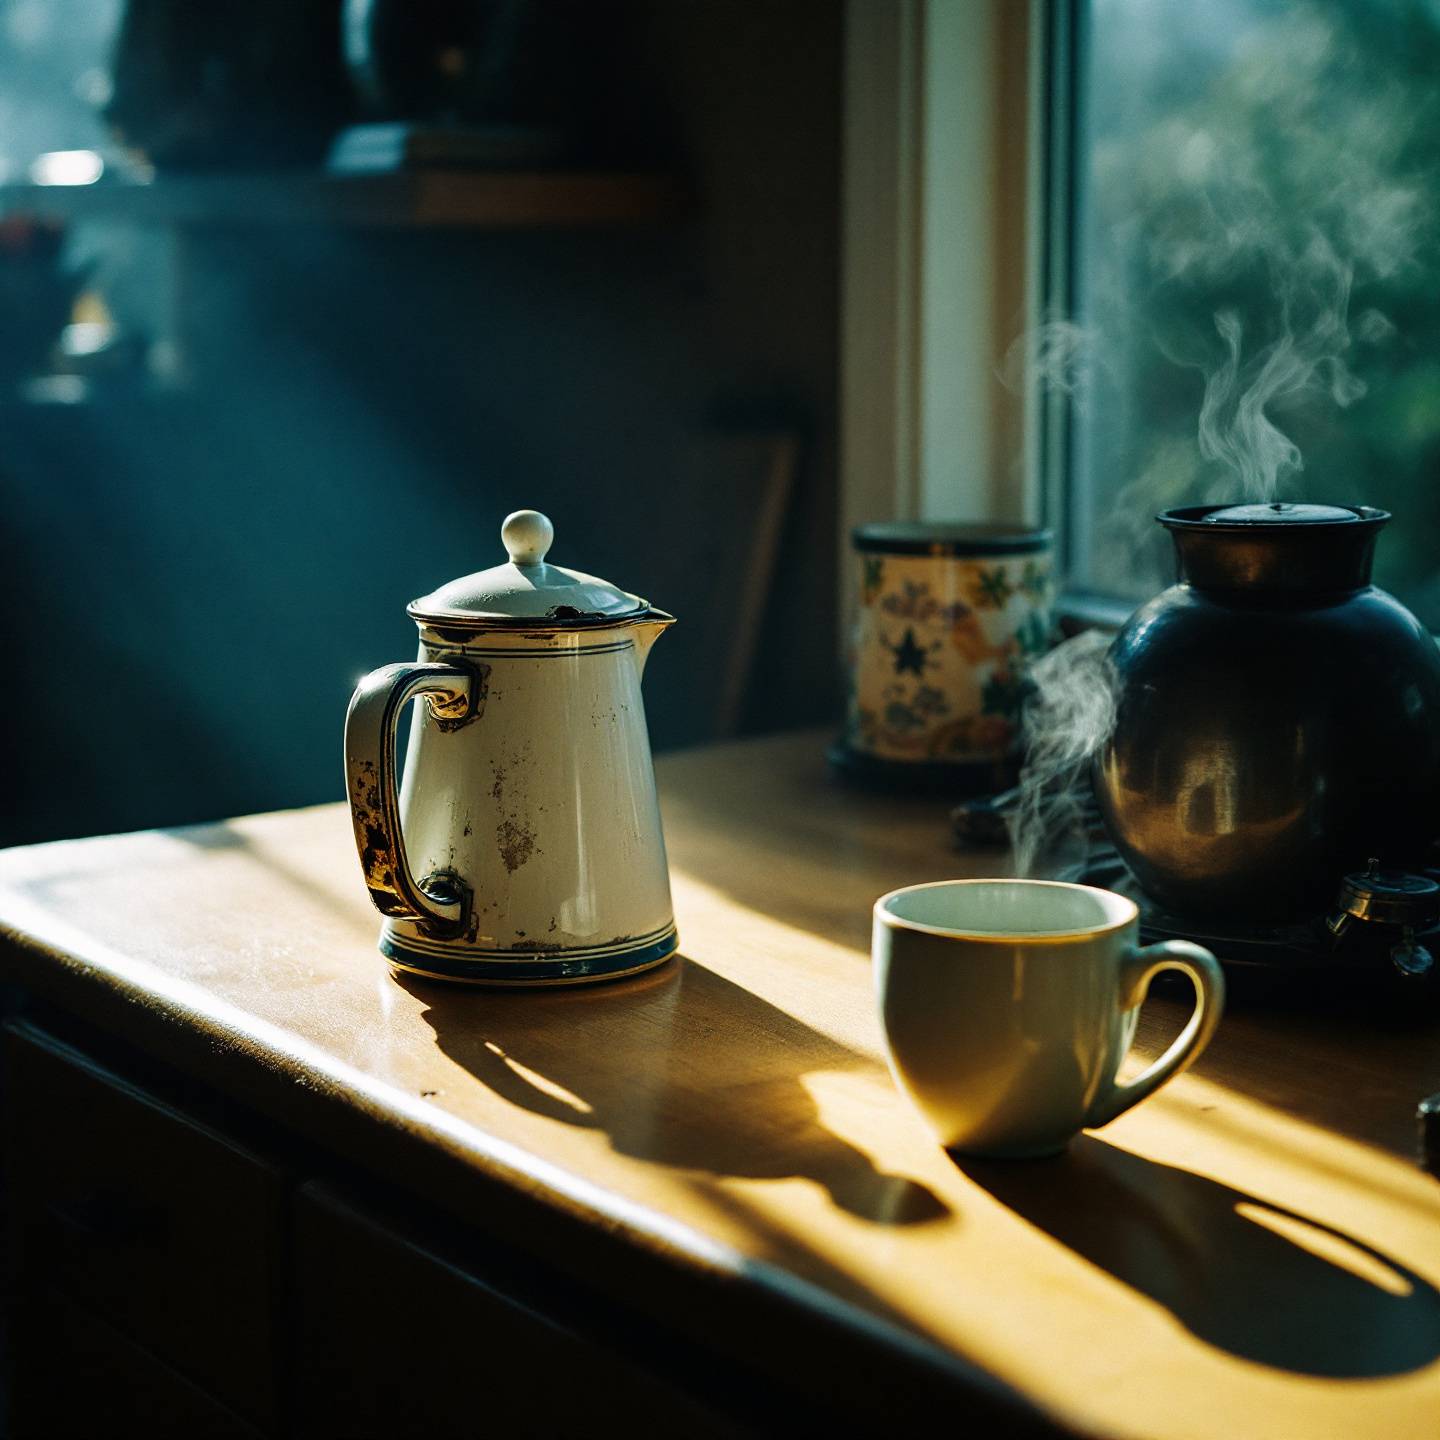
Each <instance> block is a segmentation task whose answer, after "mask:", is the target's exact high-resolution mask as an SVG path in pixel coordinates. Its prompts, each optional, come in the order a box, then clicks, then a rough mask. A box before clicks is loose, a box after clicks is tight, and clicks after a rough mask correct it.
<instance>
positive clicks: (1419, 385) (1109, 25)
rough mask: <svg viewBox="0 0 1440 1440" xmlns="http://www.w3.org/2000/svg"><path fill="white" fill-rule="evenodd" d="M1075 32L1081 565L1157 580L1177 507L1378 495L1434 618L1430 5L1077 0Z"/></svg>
mask: <svg viewBox="0 0 1440 1440" xmlns="http://www.w3.org/2000/svg"><path fill="white" fill-rule="evenodd" d="M1075 41H1076V46H1075V61H1076V72H1075V73H1076V97H1075V99H1076V111H1075V114H1076V132H1075V134H1076V146H1075V166H1076V173H1075V177H1074V178H1075V188H1074V196H1075V215H1074V234H1073V251H1072V264H1073V272H1072V274H1073V287H1074V290H1073V309H1074V318H1075V320H1076V322H1077V324H1078V326H1079V343H1080V347H1081V349H1082V351H1083V357H1084V359H1085V361H1086V364H1085V367H1084V371H1083V378H1082V383H1081V384H1080V386H1079V389H1078V391H1077V393H1076V396H1075V405H1074V411H1073V426H1072V432H1071V441H1072V443H1071V447H1070V460H1069V464H1070V486H1071V489H1070V498H1071V506H1070V516H1069V522H1070V537H1069V538H1070V542H1071V569H1072V574H1073V577H1074V580H1075V581H1076V583H1077V584H1078V585H1079V586H1080V587H1082V588H1088V589H1092V590H1097V591H1102V592H1108V593H1113V594H1119V595H1126V596H1142V595H1145V594H1148V593H1151V592H1153V591H1154V590H1155V589H1156V588H1157V587H1158V586H1159V585H1161V584H1163V583H1165V582H1167V581H1168V580H1169V578H1171V577H1170V558H1169V553H1168V547H1167V546H1166V544H1165V542H1164V537H1163V535H1162V534H1161V533H1160V532H1159V529H1158V527H1156V526H1155V525H1154V524H1153V521H1152V517H1153V515H1154V514H1155V512H1156V511H1158V510H1161V509H1164V508H1166V507H1168V506H1171V505H1179V504H1198V503H1203V502H1206V501H1212V500H1213V501H1219V500H1230V499H1232V498H1247V499H1250V498H1260V499H1270V498H1279V499H1292V500H1298V499H1304V500H1316V501H1334V502H1345V503H1351V504H1369V505H1379V506H1382V507H1384V508H1385V509H1387V510H1390V511H1392V512H1393V514H1394V516H1395V520H1394V522H1393V523H1392V524H1391V525H1390V526H1389V527H1388V529H1387V531H1386V533H1385V534H1384V535H1383V536H1382V538H1381V541H1380V548H1379V552H1378V557H1377V562H1378V563H1377V580H1378V581H1379V583H1381V584H1382V585H1385V586H1387V587H1388V588H1390V589H1392V590H1394V591H1395V592H1396V593H1398V594H1399V595H1401V596H1402V598H1404V599H1405V600H1406V602H1407V603H1408V604H1410V605H1411V606H1412V607H1413V608H1414V609H1416V611H1417V612H1418V613H1419V614H1420V615H1421V617H1422V618H1423V619H1424V620H1425V621H1426V622H1427V623H1428V624H1430V625H1431V626H1432V627H1436V628H1440V544H1437V540H1440V284H1437V283H1436V277H1437V273H1440V272H1437V268H1436V266H1437V260H1440V256H1437V255H1436V253H1435V236H1436V234H1437V229H1440V227H1437V223H1436V205H1435V201H1436V195H1437V185H1440V180H1437V176H1440V113H1437V106H1440V87H1437V86H1436V84H1435V77H1436V76H1437V75H1440V0H1365V3H1358V0H1351V3H1345V0H1203V3H1197V0H1087V3H1082V4H1081V5H1080V7H1079V16H1078V24H1077V27H1076V35H1075Z"/></svg>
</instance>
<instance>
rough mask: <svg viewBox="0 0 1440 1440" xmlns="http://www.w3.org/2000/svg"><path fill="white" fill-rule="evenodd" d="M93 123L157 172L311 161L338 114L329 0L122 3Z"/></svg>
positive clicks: (335, 18)
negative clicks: (102, 121)
mask: <svg viewBox="0 0 1440 1440" xmlns="http://www.w3.org/2000/svg"><path fill="white" fill-rule="evenodd" d="M110 91H111V93H110V97H109V100H108V103H107V104H106V105H105V106H104V114H105V118H106V119H107V120H108V121H109V123H110V125H111V126H112V128H113V129H114V131H115V134H116V137H117V138H118V139H119V140H120V141H121V142H122V143H123V144H124V145H126V146H127V147H129V148H131V149H134V150H136V151H138V152H139V153H140V154H141V155H142V156H143V157H144V158H145V159H146V160H148V161H149V162H151V163H152V164H154V165H156V166H158V167H161V168H170V167H173V168H177V169H185V168H208V167H236V168H243V167H246V166H266V165H277V164H281V165H285V164H296V165H305V164H312V163H314V162H315V161H317V160H319V159H320V157H321V156H322V155H323V154H324V152H325V147H326V144H327V143H328V141H329V139H330V137H331V136H332V135H333V134H334V133H335V131H336V130H337V129H338V128H339V126H340V125H342V124H343V123H344V122H345V120H346V119H348V118H349V115H350V112H351V109H352V101H351V99H350V94H349V86H348V85H347V83H346V79H345V69H344V64H343V62H342V58H341V50H340V0H248V3H246V4H244V5H197V4H194V3H193V0H128V4H127V5H126V7H125V13H124V18H123V19H122V21H121V23H120V29H119V34H118V36H117V39H116V42H115V54H114V60H113V64H112V71H111V85H110Z"/></svg>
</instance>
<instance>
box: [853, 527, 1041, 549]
mask: <svg viewBox="0 0 1440 1440" xmlns="http://www.w3.org/2000/svg"><path fill="white" fill-rule="evenodd" d="M851 539H852V541H853V543H854V546H855V548H856V549H857V550H859V551H862V552H867V553H871V552H873V553H880V554H885V555H942V556H943V555H954V556H961V557H963V556H966V555H1033V554H1036V553H1037V552H1039V551H1041V550H1048V549H1049V548H1050V540H1051V534H1050V531H1048V530H1041V529H1037V528H1035V527H1034V526H1030V525H1016V524H1007V523H1005V522H976V523H967V522H963V521H950V520H885V521H878V522H876V523H874V524H870V525H859V526H857V527H856V528H855V531H854V533H853V535H852V537H851Z"/></svg>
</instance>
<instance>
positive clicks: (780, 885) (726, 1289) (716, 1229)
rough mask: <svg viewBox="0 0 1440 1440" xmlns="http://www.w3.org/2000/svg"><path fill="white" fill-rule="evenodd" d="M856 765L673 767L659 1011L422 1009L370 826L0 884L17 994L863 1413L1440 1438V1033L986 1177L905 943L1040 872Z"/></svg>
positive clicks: (225, 839)
mask: <svg viewBox="0 0 1440 1440" xmlns="http://www.w3.org/2000/svg"><path fill="white" fill-rule="evenodd" d="M821 748H822V747H821V739H820V737H819V736H816V735H813V734H808V735H796V736H788V737H782V738H779V739H769V740H763V741H750V742H741V743H737V744H731V745H726V746H722V747H716V748H713V749H708V750H701V751H695V752H689V753H684V754H679V755H673V756H669V757H666V758H664V759H663V760H662V761H661V763H660V765H659V773H660V777H661V789H662V798H663V806H664V812H665V822H666V832H667V838H668V842H669V847H670V853H671V860H672V869H673V876H674V889H675V900H676V905H677V914H678V918H679V924H680V933H681V946H682V951H683V956H684V958H683V959H682V960H680V961H679V962H678V963H676V964H674V965H670V966H666V967H664V968H662V969H661V970H660V971H658V972H654V973H652V974H651V975H649V976H645V977H640V978H638V979H636V980H633V981H624V982H619V983H617V984H613V985H609V986H600V987H595V988H591V989H578V990H560V991H542V992H530V993H492V992H483V991H478V992H477V991H471V990H459V989H447V988H441V987H436V986H431V985H424V984H420V983H413V984H412V983H404V982H399V981H396V980H395V979H392V978H391V976H390V974H389V972H388V970H387V969H386V967H385V965H384V963H383V961H382V959H381V957H380V956H379V954H378V953H377V952H376V950H375V937H376V931H377V925H378V918H377V917H376V916H375V915H374V914H373V912H372V911H371V910H370V907H369V904H368V902H367V900H366V897H365V892H364V889H363V886H362V885H361V882H360V874H359V869H358V866H357V864H356V861H355V856H354V852H353V849H352V846H351V839H350V829H349V821H348V818H347V816H346V813H345V812H344V810H343V809H342V808H341V807H339V806H325V807H321V808H318V809H313V810H305V811H297V812H292V813H285V814H276V815H262V816H256V817H252V818H249V819H244V820H236V821H232V822H230V823H228V824H224V825H215V826H206V827H202V828H198V829H190V830H182V831H173V832H152V833H145V834H140V835H132V836H123V837H118V838H102V839H95V840H83V841H72V842H65V843H60V844H54V845H45V846H35V847H30V848H27V849H23V850H14V851H10V852H7V853H5V854H4V855H0V887H3V888H0V927H3V933H4V935H5V937H6V939H5V941H4V954H3V963H4V966H5V973H6V974H7V975H8V976H9V977H10V978H15V979H18V980H20V981H22V982H23V983H25V984H26V985H28V986H30V987H32V988H34V989H36V990H38V991H40V992H42V993H44V994H46V995H48V996H50V997H52V998H54V999H55V1000H57V1001H59V1002H61V1003H63V1004H65V1005H66V1006H67V1007H68V1008H70V1009H72V1010H74V1011H76V1012H77V1013H79V1014H80V1015H82V1016H83V1017H85V1018H88V1019H91V1020H93V1021H95V1022H97V1023H100V1024H103V1025H104V1026H105V1027H106V1028H107V1029H109V1030H111V1031H113V1032H115V1033H118V1034H120V1035H122V1036H123V1037H124V1038H127V1039H129V1040H130V1041H131V1042H132V1043H134V1044H137V1045H141V1046H143V1047H145V1048H147V1049H148V1050H150V1051H151V1052H153V1053H156V1054H158V1055H160V1056H162V1057H163V1058H165V1059H167V1060H169V1061H170V1062H171V1063H173V1064H175V1065H177V1066H179V1067H180V1068H181V1069H182V1070H183V1071H188V1072H190V1073H193V1074H196V1075H200V1076H203V1077H204V1079H205V1080H206V1082H207V1084H209V1085H211V1086H213V1087H215V1088H217V1089H219V1090H220V1091H221V1092H223V1093H228V1094H231V1095H233V1096H235V1097H236V1098H239V1099H243V1100H244V1101H245V1102H246V1103H247V1104H249V1105H250V1106H252V1107H255V1108H257V1109H259V1110H261V1111H263V1112H265V1113H267V1114H270V1115H272V1116H274V1117H276V1118H278V1119H280V1120H282V1121H283V1122H284V1123H285V1124H287V1125H289V1126H291V1127H292V1128H293V1129H295V1130H297V1131H299V1132H300V1133H302V1134H305V1135H307V1136H310V1137H312V1138H314V1139H315V1140H317V1141H319V1142H321V1143H323V1144H325V1145H326V1146H328V1147H330V1148H332V1149H335V1150H338V1151H341V1152H343V1153H346V1154H348V1155H351V1156H354V1157H356V1158H361V1159H363V1160H364V1161H365V1163H368V1164H371V1165H372V1166H376V1167H384V1168H385V1169H386V1170H387V1172H388V1173H391V1174H392V1175H393V1177H394V1179H395V1180H396V1182H397V1183H399V1184H402V1185H405V1186H410V1187H412V1188H414V1189H415V1190H416V1191H419V1192H422V1193H424V1195H425V1196H426V1197H427V1198H429V1199H431V1200H433V1201H434V1202H435V1203H437V1204H440V1205H442V1206H444V1207H445V1208H447V1209H449V1210H451V1211H452V1212H453V1213H455V1214H458V1215H460V1216H462V1217H467V1216H468V1217H469V1218H471V1219H473V1220H475V1221H476V1223H478V1224H481V1225H483V1226H486V1227H493V1228H495V1229H496V1230H497V1231H498V1232H499V1233H501V1234H510V1235H513V1236H516V1237H523V1239H524V1241H525V1243H528V1244H532V1245H535V1246H538V1247H540V1248H541V1249H542V1250H543V1252H544V1253H547V1254H550V1255H552V1256H554V1257H555V1258H556V1259H557V1261H558V1262H559V1263H562V1264H564V1265H565V1266H567V1267H569V1268H572V1269H574V1270H575V1271H576V1272H577V1273H581V1274H583V1275H584V1276H585V1277H586V1278H588V1279H590V1280H592V1281H594V1282H595V1283H599V1284H604V1285H607V1286H609V1287H611V1288H615V1289H618V1288H620V1287H624V1286H628V1287H631V1288H632V1289H633V1290H634V1292H635V1293H637V1294H643V1295H644V1296H645V1297H646V1300H647V1303H651V1304H653V1305H656V1306H664V1307H671V1310H672V1313H673V1318H674V1324H675V1326H676V1328H677V1329H678V1330H680V1331H682V1332H688V1333H692V1334H694V1335H696V1336H697V1337H700V1338H703V1339H704V1340H705V1341H706V1342H707V1343H713V1344H715V1345H717V1346H718V1347H720V1348H721V1349H722V1350H724V1349H728V1350H730V1351H732V1352H733V1353H734V1354H736V1355H738V1356H743V1357H745V1358H747V1359H749V1360H753V1361H754V1363H756V1364H758V1365H761V1366H763V1367H768V1368H770V1369H771V1370H772V1371H775V1372H777V1373H779V1372H783V1371H784V1370H785V1369H787V1368H792V1369H793V1368H794V1367H797V1366H799V1367H804V1366H807V1365H813V1366H814V1367H815V1374H814V1383H816V1384H818V1385H827V1386H829V1387H830V1389H831V1393H835V1392H837V1391H839V1392H843V1390H844V1388H845V1386H846V1385H854V1386H865V1385H869V1386H871V1387H874V1386H877V1385H878V1386H883V1385H885V1384H886V1383H888V1382H887V1372H886V1371H885V1370H884V1369H883V1368H877V1367H878V1366H879V1365H880V1361H881V1360H893V1362H894V1364H895V1365H896V1366H897V1367H901V1368H902V1369H903V1367H905V1366H908V1367H911V1371H913V1373H917V1374H918V1373H920V1372H921V1371H924V1372H925V1373H934V1374H937V1375H938V1374H944V1375H948V1376H951V1377H958V1378H959V1379H960V1380H962V1381H963V1380H967V1379H968V1380H969V1381H972V1382H973V1384H974V1385H975V1387H976V1394H977V1396H978V1397H979V1398H978V1400H977V1404H979V1405H980V1406H981V1407H982V1413H984V1412H983V1407H984V1406H986V1405H991V1406H996V1407H999V1409H1000V1410H1004V1408H1005V1407H1006V1406H1007V1405H1008V1404H1009V1403H1010V1401H1009V1399H1008V1398H1007V1397H1008V1396H1013V1395H1016V1394H1018V1395H1019V1396H1021V1397H1024V1398H1025V1400H1026V1401H1028V1402H1029V1403H1031V1404H1033V1405H1034V1406H1035V1407H1038V1410H1039V1411H1040V1412H1043V1414H1044V1415H1046V1416H1048V1417H1050V1418H1052V1419H1054V1420H1057V1421H1060V1422H1063V1423H1064V1424H1065V1425H1066V1426H1068V1427H1072V1428H1074V1429H1076V1430H1079V1431H1082V1432H1092V1433H1105V1434H1113V1435H1118V1436H1136V1437H1140V1436H1145V1437H1170V1436H1175V1437H1182V1436H1227V1437H1229V1436H1239V1435H1244V1436H1248V1437H1259V1436H1275V1437H1285V1440H1293V1437H1296V1436H1307V1437H1308V1436H1341V1435H1361V1434H1364V1435H1384V1436H1387V1437H1401V1436H1416V1437H1421V1436H1424V1437H1427V1440H1430V1437H1433V1436H1435V1435H1436V1434H1437V1433H1440V1288H1437V1287H1440V1185H1437V1183H1436V1182H1435V1181H1434V1180H1433V1179H1430V1178H1428V1177H1427V1176H1425V1175H1423V1174H1422V1173H1420V1172H1419V1171H1418V1170H1417V1169H1416V1168H1415V1167H1414V1165H1413V1163H1411V1160H1410V1154H1411V1149H1412V1144H1413V1123H1414V1122H1413V1113H1414V1106H1415V1102H1416V1101H1417V1100H1418V1099H1419V1097H1420V1096H1421V1095H1422V1094H1424V1093H1427V1092H1428V1091H1433V1090H1435V1089H1440V1028H1437V1026H1436V1025H1435V1024H1433V1023H1422V1022H1421V1021H1420V1020H1418V1019H1417V1018H1416V1017H1414V1016H1408V1017H1398V1018H1392V1019H1389V1020H1381V1019H1376V1018H1365V1017H1357V1016H1353V1015H1345V1014H1337V1013H1333V1012H1332V1013H1329V1014H1310V1015H1301V1014H1296V1013H1293V1012H1290V1011H1286V1010H1283V1009H1276V1008H1273V1007H1272V1008H1270V1009H1256V1010H1251V1011H1249V1012H1247V1011H1245V1010H1243V1009H1240V1010H1235V1011H1233V1012H1232V1013H1231V1014H1230V1015H1228V1016H1227V1017H1226V1019H1225V1021H1224V1022H1223V1023H1222V1025H1221V1029H1220V1033H1219V1036H1218V1037H1217V1039H1216V1041H1215V1043H1214V1045H1213V1046H1212V1047H1211V1049H1210V1051H1209V1052H1208V1053H1207V1054H1206V1056H1205V1057H1204V1058H1203V1059H1202V1060H1201V1061H1200V1063H1199V1065H1198V1066H1197V1067H1196V1069H1195V1070H1194V1071H1192V1072H1191V1073H1190V1074H1188V1075H1186V1076H1184V1077H1182V1078H1181V1079H1180V1080H1179V1081H1177V1082H1175V1083H1174V1084H1173V1085H1171V1086H1170V1087H1168V1088H1167V1089H1166V1090H1164V1091H1163V1092H1161V1094H1160V1095H1159V1096H1158V1097H1157V1098H1155V1099H1153V1100H1151V1101H1149V1102H1147V1103H1146V1104H1143V1105H1141V1106H1140V1107H1138V1108H1137V1109H1136V1110H1134V1111H1133V1112H1131V1113H1130V1114H1128V1115H1126V1116H1124V1117H1122V1119H1120V1120H1119V1121H1117V1122H1116V1123H1115V1124H1113V1125H1111V1126H1110V1127H1109V1128H1107V1129H1106V1130H1104V1131H1103V1132H1100V1133H1097V1134H1093V1135H1086V1136H1083V1137H1082V1138H1081V1139H1080V1140H1078V1141H1077V1142H1076V1143H1075V1144H1074V1146H1073V1147H1072V1149H1071V1151H1070V1153H1069V1154H1068V1155H1067V1156H1065V1157H1063V1158H1061V1159H1058V1160H1052V1161H1038V1162H1022V1163H1011V1164H1001V1163H998V1162H993V1163H990V1164H964V1165H957V1164H956V1163H954V1162H952V1161H951V1160H950V1159H949V1158H948V1157H947V1156H946V1155H945V1154H944V1153H943V1152H942V1151H941V1150H940V1149H939V1148H938V1147H937V1146H936V1145H935V1144H934V1143H933V1141H932V1140H931V1139H930V1137H929V1135H928V1133H927V1131H926V1130H925V1128H924V1126H923V1125H922V1123H921V1122H920V1120H919V1119H918V1118H917V1117H916V1116H915V1115H914V1114H913V1113H912V1112H911V1111H910V1109H909V1108H908V1107H907V1105H906V1104H905V1103H904V1102H903V1101H902V1099H901V1097H900V1096H899V1094H898V1093H897V1092H896V1091H895V1089H894V1088H893V1086H892V1084H891V1082H890V1079H889V1077H888V1075H887V1073H886V1071H885V1068H884V1065H883V1062H882V1058H881V1049H880V1036H879V1031H878V1025H877V1022H876V1019H875V1015H874V1011H873V1006H872V1000H871V993H870V967H869V961H868V957H867V953H866V952H867V946H868V936H869V908H870V904H871V902H872V900H873V899H874V897H875V896H876V895H878V894H880V893H881V892H883V891H884V890H886V889H889V888H891V887H893V886H895V885H897V884H906V883H911V882H916V881H922V880H930V879H938V878H943V877H945V876H953V875H956V874H983V873H1003V869H1004V862H1005V857H1004V856H1003V855H1001V854H982V853H976V854H966V855H959V854H956V853H955V852H953V851H951V850H950V849H949V848H948V842H947V827H946V824H945V807H944V806H943V805H942V804H938V803H934V802H923V801H902V800H895V799H889V798H881V797H874V796H864V795H857V794H854V793H851V792H848V791H845V790H842V789H839V788H836V787H835V786H833V785H832V784H831V783H830V782H829V780H828V779H827V777H826V775H825V772H824V766H823V762H822V760H821V758H820V754H821ZM1181 1008H1183V1007H1180V1006H1177V1005H1175V1004H1173V1003H1171V1002H1169V1001H1166V1000H1163V999H1157V1000H1153V1001H1151V1002H1150V1003H1149V1004H1148V1005H1147V1007H1146V1012H1145V1018H1144V1020H1143V1022H1142V1043H1141V1045H1140V1047H1139V1048H1140V1050H1141V1051H1142V1052H1143V1053H1146V1054H1150V1053H1154V1051H1155V1050H1156V1049H1157V1048H1158V1047H1159V1046H1160V1044H1161V1043H1163V1041H1164V1039H1165V1037H1166V1036H1168V1035H1169V1034H1171V1033H1173V1031H1174V1029H1175V1028H1176V1027H1177V1026H1178V1024H1179V1022H1180V1018H1181V1017H1180V1010H1181ZM701 1301H703V1303H699V1302H701ZM787 1337H789V1338H788V1340H787ZM807 1337H808V1338H811V1339H813V1340H815V1342H816V1343H815V1344H814V1345H812V1346H809V1347H806V1346H804V1345H801V1344H799V1343H797V1341H798V1340H799V1339H804V1338H807ZM827 1337H828V1338H827ZM822 1342H823V1343H822ZM830 1342H833V1346H832V1348H830V1349H829V1351H828V1352H827V1351H826V1349H825V1344H827V1343H830ZM877 1357H878V1358H877ZM867 1366H868V1369H867ZM895 1373H896V1374H899V1373H900V1370H897V1371H896V1372H895ZM987 1377H988V1378H987ZM892 1378H893V1377H892Z"/></svg>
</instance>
